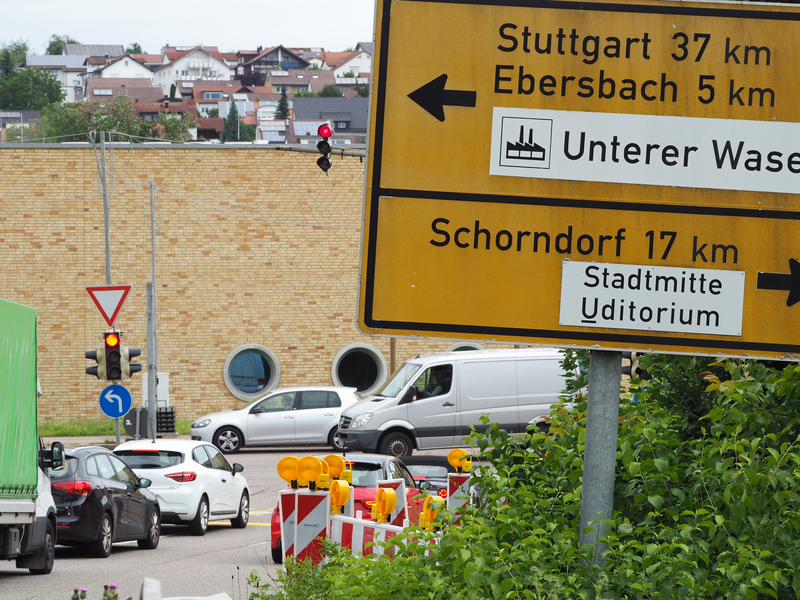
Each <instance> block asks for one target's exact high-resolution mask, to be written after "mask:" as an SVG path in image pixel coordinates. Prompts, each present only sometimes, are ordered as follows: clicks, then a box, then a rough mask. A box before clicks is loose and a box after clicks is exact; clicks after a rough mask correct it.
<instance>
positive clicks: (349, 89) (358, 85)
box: [329, 71, 372, 98]
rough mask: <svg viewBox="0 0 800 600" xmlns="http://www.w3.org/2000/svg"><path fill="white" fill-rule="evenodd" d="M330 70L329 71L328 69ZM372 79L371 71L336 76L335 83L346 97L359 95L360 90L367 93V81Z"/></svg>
mask: <svg viewBox="0 0 800 600" xmlns="http://www.w3.org/2000/svg"><path fill="white" fill-rule="evenodd" d="M329 72H330V71H329ZM371 79H372V77H371V73H362V74H361V75H360V76H358V77H336V78H335V82H336V83H335V85H336V87H337V88H339V90H340V91H341V92H342V95H343V96H345V97H347V98H358V97H361V92H362V91H364V92H365V93H366V94H367V95H368V94H369V82H370V80H371Z"/></svg>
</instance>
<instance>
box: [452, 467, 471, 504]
mask: <svg viewBox="0 0 800 600" xmlns="http://www.w3.org/2000/svg"><path fill="white" fill-rule="evenodd" d="M470 479H472V475H470V474H468V473H448V474H447V510H450V511H454V510H458V509H459V508H462V507H464V506H466V505H467V504H469V503H470V490H469V480H470Z"/></svg>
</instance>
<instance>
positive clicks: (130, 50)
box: [125, 42, 146, 54]
mask: <svg viewBox="0 0 800 600" xmlns="http://www.w3.org/2000/svg"><path fill="white" fill-rule="evenodd" d="M125 54H146V52H145V51H144V50H142V47H141V46H140V45H139V44H137V43H135V42H134V43H133V44H131V45H130V46H128V47H127V48H125Z"/></svg>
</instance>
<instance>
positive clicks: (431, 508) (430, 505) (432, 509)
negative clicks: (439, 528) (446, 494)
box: [422, 496, 444, 523]
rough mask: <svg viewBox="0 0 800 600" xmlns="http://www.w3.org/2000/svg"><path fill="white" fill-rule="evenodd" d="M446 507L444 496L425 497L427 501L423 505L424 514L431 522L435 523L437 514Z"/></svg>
mask: <svg viewBox="0 0 800 600" xmlns="http://www.w3.org/2000/svg"><path fill="white" fill-rule="evenodd" d="M442 508H444V498H440V497H439V496H428V497H426V498H425V502H424V503H423V505H422V514H424V515H425V518H426V519H428V522H429V523H433V521H434V520H435V519H436V515H438V514H439V511H440V510H442Z"/></svg>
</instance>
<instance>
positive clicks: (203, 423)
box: [192, 419, 211, 429]
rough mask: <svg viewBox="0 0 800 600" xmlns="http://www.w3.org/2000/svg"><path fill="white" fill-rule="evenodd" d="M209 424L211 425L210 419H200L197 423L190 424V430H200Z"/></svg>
mask: <svg viewBox="0 0 800 600" xmlns="http://www.w3.org/2000/svg"><path fill="white" fill-rule="evenodd" d="M209 423H211V419H200V420H199V421H195V422H194V423H192V429H202V428H203V427H206V426H207V425H208V424H209Z"/></svg>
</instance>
